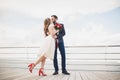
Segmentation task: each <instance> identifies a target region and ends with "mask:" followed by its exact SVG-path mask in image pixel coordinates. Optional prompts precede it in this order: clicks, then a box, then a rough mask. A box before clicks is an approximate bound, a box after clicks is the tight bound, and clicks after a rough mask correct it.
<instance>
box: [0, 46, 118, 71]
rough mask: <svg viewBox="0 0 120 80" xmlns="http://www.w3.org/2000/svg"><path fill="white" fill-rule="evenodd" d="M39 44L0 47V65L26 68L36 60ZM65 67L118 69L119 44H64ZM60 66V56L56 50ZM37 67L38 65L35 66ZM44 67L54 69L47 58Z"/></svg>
mask: <svg viewBox="0 0 120 80" xmlns="http://www.w3.org/2000/svg"><path fill="white" fill-rule="evenodd" d="M39 48H40V47H39V46H26V47H0V67H4V68H5V67H6V68H7V67H10V68H27V65H28V64H29V63H31V62H34V61H36V59H37V53H38V52H39ZM65 49H66V64H67V65H66V67H67V69H69V70H82V71H84V70H87V71H88V70H89V71H94V70H95V71H120V45H96V46H65ZM58 62H59V67H60V68H61V56H60V53H59V51H58ZM37 68H39V66H37ZM45 68H46V69H54V68H53V61H51V60H47V61H46V65H45Z"/></svg>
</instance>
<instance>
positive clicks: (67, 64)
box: [1, 62, 120, 66]
mask: <svg viewBox="0 0 120 80" xmlns="http://www.w3.org/2000/svg"><path fill="white" fill-rule="evenodd" d="M28 63H29V62H26V63H17V62H16V63H14V62H12V63H11V62H10V63H5V62H4V63H3V62H1V64H28ZM46 65H53V64H50V63H47V64H46ZM58 65H61V64H60V63H59V64H58ZM66 65H74V66H75V65H80V66H81V65H89V66H93V65H96V66H120V64H112V63H111V64H107V63H105V64H93V63H92V64H68V63H67V64H66Z"/></svg>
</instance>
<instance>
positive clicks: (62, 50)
mask: <svg viewBox="0 0 120 80" xmlns="http://www.w3.org/2000/svg"><path fill="white" fill-rule="evenodd" d="M61 25H62V29H60V31H59V34H57V39H58V46H56V47H55V54H54V60H53V63H54V68H55V71H58V70H59V68H58V60H57V47H58V48H59V51H60V54H61V58H62V71H65V70H66V55H65V47H64V40H63V36H64V35H65V29H64V25H63V24H61ZM57 39H56V41H57ZM56 45H57V44H56Z"/></svg>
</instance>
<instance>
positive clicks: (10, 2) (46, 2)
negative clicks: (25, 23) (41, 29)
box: [0, 0, 120, 18]
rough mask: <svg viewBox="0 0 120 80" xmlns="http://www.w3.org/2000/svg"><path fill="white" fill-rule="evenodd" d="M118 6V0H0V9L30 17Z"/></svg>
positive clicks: (101, 11) (105, 9)
mask: <svg viewBox="0 0 120 80" xmlns="http://www.w3.org/2000/svg"><path fill="white" fill-rule="evenodd" d="M119 6H120V1H119V0H59V1H58V0H17V1H16V0H1V1H0V9H9V10H14V11H18V12H21V13H23V14H26V15H29V16H32V17H37V18H39V17H46V16H50V15H51V14H57V15H58V16H66V15H69V14H74V13H82V14H90V13H91V14H95V13H103V12H107V11H109V10H112V9H114V8H117V7H119Z"/></svg>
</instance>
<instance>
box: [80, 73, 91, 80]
mask: <svg viewBox="0 0 120 80" xmlns="http://www.w3.org/2000/svg"><path fill="white" fill-rule="evenodd" d="M80 73H81V74H80V76H81V78H82V80H89V79H88V76H86V75H85V73H84V72H80Z"/></svg>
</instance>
